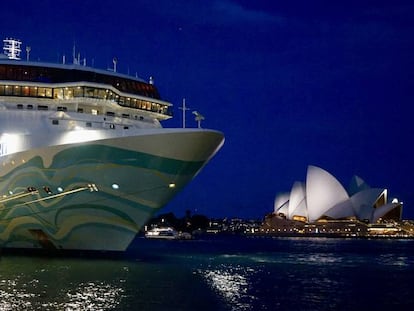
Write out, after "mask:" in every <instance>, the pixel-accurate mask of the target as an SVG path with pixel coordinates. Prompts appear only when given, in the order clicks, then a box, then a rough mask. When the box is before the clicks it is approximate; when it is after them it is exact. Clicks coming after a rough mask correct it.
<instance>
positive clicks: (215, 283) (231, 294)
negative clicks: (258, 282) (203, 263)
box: [198, 265, 254, 310]
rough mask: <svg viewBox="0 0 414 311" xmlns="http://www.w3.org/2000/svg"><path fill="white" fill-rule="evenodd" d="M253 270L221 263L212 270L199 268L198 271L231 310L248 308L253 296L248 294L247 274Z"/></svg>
mask: <svg viewBox="0 0 414 311" xmlns="http://www.w3.org/2000/svg"><path fill="white" fill-rule="evenodd" d="M253 272H254V270H253V269H252V268H244V267H241V266H232V265H221V266H219V267H218V268H217V269H214V270H199V271H198V273H200V274H201V275H203V276H204V278H205V279H206V281H207V282H208V283H209V284H210V286H211V287H212V289H213V290H215V291H216V292H217V293H218V294H219V295H220V296H221V297H223V298H224V300H225V301H226V302H227V303H228V304H229V306H230V307H231V308H232V310H250V309H251V308H252V306H251V302H252V301H253V300H254V297H253V296H251V295H249V292H250V288H249V287H250V286H251V285H250V284H249V283H248V278H249V275H250V274H252V273H253Z"/></svg>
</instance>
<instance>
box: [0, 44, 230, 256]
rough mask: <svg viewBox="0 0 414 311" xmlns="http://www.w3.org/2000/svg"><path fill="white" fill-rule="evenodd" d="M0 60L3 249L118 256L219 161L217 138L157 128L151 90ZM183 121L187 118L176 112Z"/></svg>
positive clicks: (126, 79)
mask: <svg viewBox="0 0 414 311" xmlns="http://www.w3.org/2000/svg"><path fill="white" fill-rule="evenodd" d="M3 41H4V54H0V55H1V56H0V247H1V248H3V249H19V250H22V249H23V250H24V249H39V250H46V251H48V250H87V251H115V252H118V251H119V252H122V251H125V250H126V249H127V248H128V246H129V245H130V243H131V242H132V240H133V239H134V238H135V236H136V234H137V232H138V231H139V230H140V228H141V227H142V226H143V225H144V224H145V223H146V222H147V220H148V219H149V218H150V217H151V216H152V215H154V213H156V212H157V211H158V210H159V209H161V208H162V207H163V206H165V205H166V204H167V203H168V202H169V201H170V200H171V199H172V198H173V197H174V196H175V195H176V194H177V192H179V191H180V190H182V189H183V187H185V185H187V184H188V183H189V182H190V181H191V180H192V179H193V178H194V177H195V176H196V175H197V173H198V172H199V171H200V170H201V169H202V168H203V167H204V165H205V164H206V163H207V162H208V161H209V160H210V159H211V158H212V157H213V156H214V155H215V154H216V152H217V151H218V150H219V149H220V148H221V146H222V145H223V143H224V136H223V134H222V133H221V132H219V131H215V130H208V129H203V128H200V127H195V128H164V127H162V125H161V122H162V121H164V120H167V119H170V118H171V117H172V104H171V103H169V102H167V101H165V100H163V99H161V98H160V95H159V93H158V91H157V88H156V87H155V85H154V83H153V81H152V80H150V81H149V82H146V81H144V80H142V79H140V78H136V77H131V76H129V75H124V74H121V73H118V72H117V70H116V61H115V59H114V68H113V69H112V70H100V69H96V68H91V67H88V66H86V64H81V61H80V60H79V59H76V58H75V57H74V61H73V63H70V64H67V63H65V62H64V61H62V63H60V64H50V63H41V62H33V61H30V60H29V52H30V48H26V52H27V54H28V55H27V58H26V60H21V59H20V52H21V42H20V41H17V40H14V39H5V40H3ZM183 111H185V110H183Z"/></svg>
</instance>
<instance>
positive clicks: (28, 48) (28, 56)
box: [26, 46, 32, 61]
mask: <svg viewBox="0 0 414 311" xmlns="http://www.w3.org/2000/svg"><path fill="white" fill-rule="evenodd" d="M31 50H32V48H31V47H30V46H26V60H27V61H29V59H30V51H31Z"/></svg>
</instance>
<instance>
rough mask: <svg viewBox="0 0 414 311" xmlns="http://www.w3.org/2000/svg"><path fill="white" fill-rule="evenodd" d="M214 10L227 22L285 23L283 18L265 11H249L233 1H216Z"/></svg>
mask: <svg viewBox="0 0 414 311" xmlns="http://www.w3.org/2000/svg"><path fill="white" fill-rule="evenodd" d="M213 10H214V11H215V12H216V13H217V14H219V16H220V17H221V18H223V19H225V21H227V22H255V23H257V22H278V23H281V22H283V21H284V18H283V17H281V16H276V15H272V14H269V13H268V12H265V11H260V10H253V9H247V8H245V7H243V6H241V5H240V4H238V3H234V2H231V1H222V0H218V1H215V2H214V4H213Z"/></svg>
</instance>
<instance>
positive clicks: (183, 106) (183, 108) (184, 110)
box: [178, 98, 190, 129]
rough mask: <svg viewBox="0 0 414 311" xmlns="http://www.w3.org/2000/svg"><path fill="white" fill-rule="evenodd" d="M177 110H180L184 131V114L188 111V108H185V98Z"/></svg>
mask: <svg viewBox="0 0 414 311" xmlns="http://www.w3.org/2000/svg"><path fill="white" fill-rule="evenodd" d="M178 109H181V110H182V111H183V129H185V112H186V111H187V110H190V108H187V107H186V106H185V98H183V105H182V106H181V107H179V108H178Z"/></svg>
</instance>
